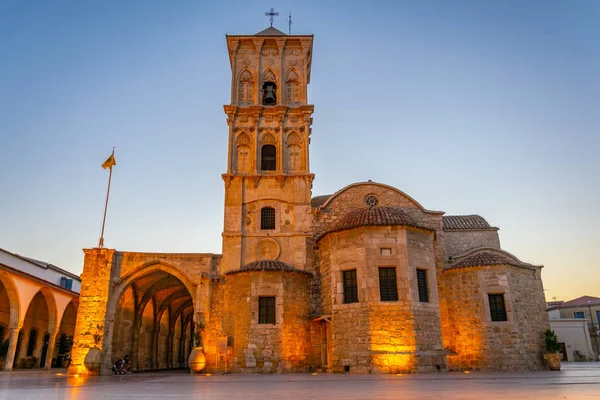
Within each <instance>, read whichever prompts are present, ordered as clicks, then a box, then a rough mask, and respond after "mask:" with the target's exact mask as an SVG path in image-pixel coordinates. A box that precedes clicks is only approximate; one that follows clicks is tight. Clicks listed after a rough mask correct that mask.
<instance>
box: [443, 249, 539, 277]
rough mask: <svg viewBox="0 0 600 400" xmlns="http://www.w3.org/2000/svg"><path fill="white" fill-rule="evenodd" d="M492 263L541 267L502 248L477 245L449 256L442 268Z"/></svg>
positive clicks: (529, 267) (490, 264)
mask: <svg viewBox="0 0 600 400" xmlns="http://www.w3.org/2000/svg"><path fill="white" fill-rule="evenodd" d="M494 265H511V266H513V267H519V268H525V269H530V270H533V271H535V270H538V269H540V268H542V266H541V265H533V264H529V263H526V262H523V261H521V260H519V259H518V258H517V257H515V256H514V255H512V254H510V253H509V252H507V251H504V250H500V249H496V248H493V247H478V248H475V249H472V250H469V251H467V252H465V253H462V254H459V255H458V256H454V257H450V258H449V260H448V264H446V266H445V267H444V270H451V269H458V268H469V267H487V266H494Z"/></svg>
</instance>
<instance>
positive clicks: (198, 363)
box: [188, 322, 206, 372]
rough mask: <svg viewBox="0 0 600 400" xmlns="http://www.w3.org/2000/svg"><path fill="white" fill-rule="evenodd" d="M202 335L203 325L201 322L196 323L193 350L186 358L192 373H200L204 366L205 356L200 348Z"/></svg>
mask: <svg viewBox="0 0 600 400" xmlns="http://www.w3.org/2000/svg"><path fill="white" fill-rule="evenodd" d="M202 333H204V324H203V323H202V322H196V328H195V329H194V334H193V338H194V348H193V349H192V352H191V353H190V356H189V358H188V365H189V367H190V369H191V370H192V372H200V371H202V370H203V369H204V366H205V365H206V356H205V355H204V349H203V347H202Z"/></svg>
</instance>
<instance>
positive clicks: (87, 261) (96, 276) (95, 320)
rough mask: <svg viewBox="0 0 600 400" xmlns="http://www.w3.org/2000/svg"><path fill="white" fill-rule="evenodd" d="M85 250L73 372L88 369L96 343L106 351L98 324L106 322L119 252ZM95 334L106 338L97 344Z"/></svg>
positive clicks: (72, 355)
mask: <svg viewBox="0 0 600 400" xmlns="http://www.w3.org/2000/svg"><path fill="white" fill-rule="evenodd" d="M83 252H84V253H85V258H84V261H83V273H82V274H81V295H80V296H79V309H78V310H77V322H76V324H75V333H74V335H73V348H72V351H71V364H70V365H69V372H68V373H69V375H75V374H80V373H86V372H87V368H86V367H85V365H84V364H83V361H84V359H85V356H86V355H87V353H88V352H89V350H90V348H92V347H93V346H96V347H97V348H98V349H99V350H102V347H103V341H104V331H100V332H97V331H98V329H97V327H98V326H104V322H105V321H104V317H105V316H106V311H107V303H108V295H109V291H110V284H111V282H110V275H111V270H112V268H113V255H114V254H115V250H112V249H105V248H94V249H84V250H83ZM95 333H100V334H101V335H102V340H101V341H100V343H99V344H97V345H96V344H95V343H94V338H93V335H94V334H95ZM109 371H110V370H109ZM101 373H102V372H101Z"/></svg>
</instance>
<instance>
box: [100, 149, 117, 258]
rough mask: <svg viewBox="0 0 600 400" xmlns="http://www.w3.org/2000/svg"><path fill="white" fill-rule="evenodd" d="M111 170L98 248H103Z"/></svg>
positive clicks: (113, 152) (109, 176)
mask: <svg viewBox="0 0 600 400" xmlns="http://www.w3.org/2000/svg"><path fill="white" fill-rule="evenodd" d="M114 155H115V150H114V149H113V151H112V156H113V157H114ZM112 169H113V166H112V165H111V166H110V172H109V174H108V189H107V190H106V202H105V203H104V217H103V218H102V233H100V242H99V243H98V247H100V248H102V247H104V224H105V223H106V210H107V209H108V196H109V195H110V181H111V180H112Z"/></svg>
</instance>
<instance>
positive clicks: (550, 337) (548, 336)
mask: <svg viewBox="0 0 600 400" xmlns="http://www.w3.org/2000/svg"><path fill="white" fill-rule="evenodd" d="M544 343H545V344H546V353H558V352H559V350H560V344H558V338H557V337H556V333H554V331H553V330H552V329H549V328H548V329H546V330H545V331H544Z"/></svg>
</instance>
